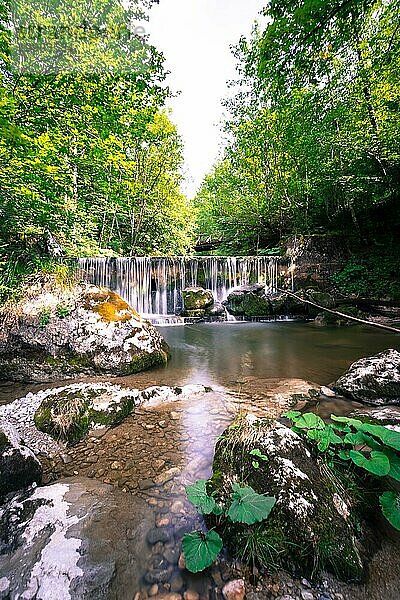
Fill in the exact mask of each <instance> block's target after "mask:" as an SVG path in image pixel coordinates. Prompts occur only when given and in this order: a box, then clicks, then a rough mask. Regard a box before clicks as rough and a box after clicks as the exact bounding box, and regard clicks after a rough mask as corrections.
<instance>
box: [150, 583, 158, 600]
mask: <svg viewBox="0 0 400 600" xmlns="http://www.w3.org/2000/svg"><path fill="white" fill-rule="evenodd" d="M148 594H149V596H150V597H151V596H157V594H158V585H157V584H156V583H154V584H153V585H152V586H151V587H150V589H149V591H148Z"/></svg>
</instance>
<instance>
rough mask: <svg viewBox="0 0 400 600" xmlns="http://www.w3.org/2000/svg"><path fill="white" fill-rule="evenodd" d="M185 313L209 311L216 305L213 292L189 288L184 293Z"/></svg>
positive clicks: (199, 288)
mask: <svg viewBox="0 0 400 600" xmlns="http://www.w3.org/2000/svg"><path fill="white" fill-rule="evenodd" d="M182 298H183V305H184V310H185V312H188V311H192V310H207V309H210V308H212V306H213V304H214V296H213V293H212V291H211V290H205V289H204V288H201V287H189V288H186V289H185V290H183V292H182Z"/></svg>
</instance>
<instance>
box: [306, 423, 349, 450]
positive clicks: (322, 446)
mask: <svg viewBox="0 0 400 600" xmlns="http://www.w3.org/2000/svg"><path fill="white" fill-rule="evenodd" d="M307 437H308V438H309V439H310V440H315V441H316V442H318V450H319V451H320V452H325V451H326V450H327V449H328V448H329V446H330V445H331V444H342V438H341V437H339V436H338V435H336V433H335V432H334V430H333V427H331V426H330V425H327V426H325V429H311V430H310V431H308V433H307Z"/></svg>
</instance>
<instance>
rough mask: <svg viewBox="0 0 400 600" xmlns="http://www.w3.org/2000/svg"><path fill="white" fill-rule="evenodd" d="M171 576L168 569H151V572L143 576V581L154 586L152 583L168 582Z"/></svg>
mask: <svg viewBox="0 0 400 600" xmlns="http://www.w3.org/2000/svg"><path fill="white" fill-rule="evenodd" d="M170 576H171V570H170V569H152V570H151V571H147V573H146V574H145V576H144V580H145V581H146V583H150V584H154V583H166V582H167V581H169V578H170Z"/></svg>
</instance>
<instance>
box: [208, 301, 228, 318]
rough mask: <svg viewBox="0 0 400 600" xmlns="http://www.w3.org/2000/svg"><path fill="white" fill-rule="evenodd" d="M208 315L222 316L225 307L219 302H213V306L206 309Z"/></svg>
mask: <svg viewBox="0 0 400 600" xmlns="http://www.w3.org/2000/svg"><path fill="white" fill-rule="evenodd" d="M208 315H209V316H210V317H222V316H223V315H225V308H224V306H223V305H222V304H221V303H220V302H215V303H214V306H213V307H212V308H210V309H209V310H208Z"/></svg>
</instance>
